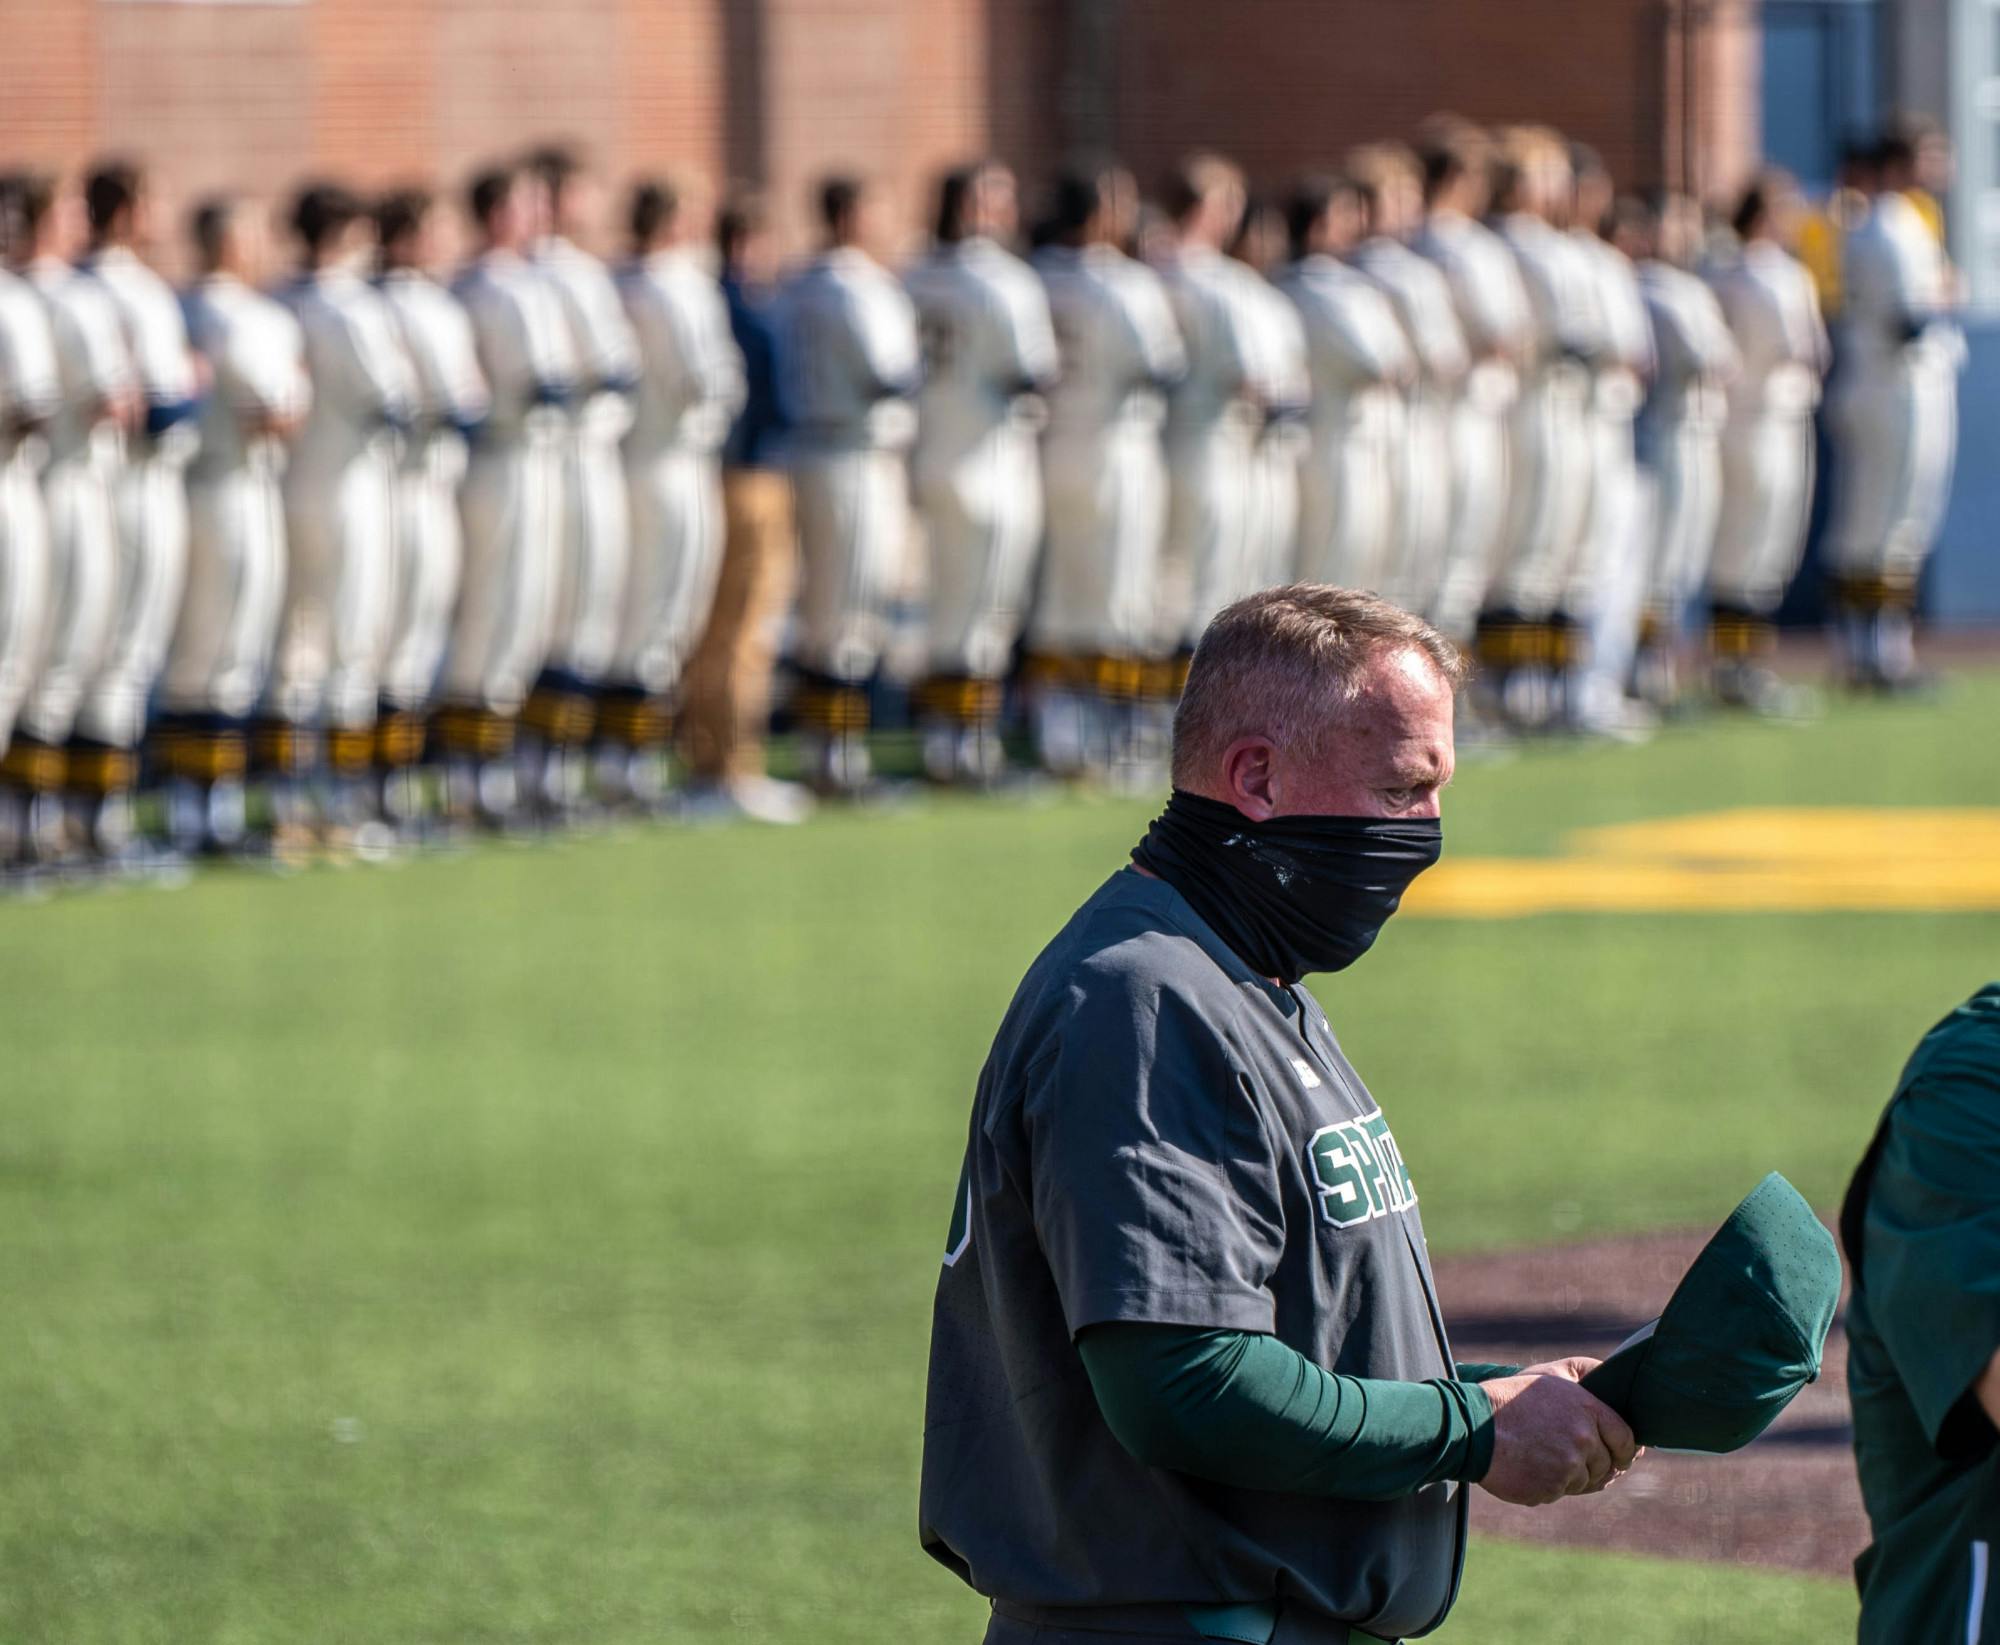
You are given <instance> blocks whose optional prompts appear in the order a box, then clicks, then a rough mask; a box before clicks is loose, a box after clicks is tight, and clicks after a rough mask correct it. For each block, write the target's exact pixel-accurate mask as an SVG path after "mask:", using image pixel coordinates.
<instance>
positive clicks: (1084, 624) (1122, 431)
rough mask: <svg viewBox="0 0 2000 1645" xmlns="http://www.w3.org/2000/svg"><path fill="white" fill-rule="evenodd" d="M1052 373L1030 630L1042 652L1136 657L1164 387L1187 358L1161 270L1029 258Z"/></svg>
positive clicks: (1155, 545)
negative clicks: (1055, 367)
mask: <svg viewBox="0 0 2000 1645" xmlns="http://www.w3.org/2000/svg"><path fill="white" fill-rule="evenodd" d="M1035 269H1036V272H1037V273H1039V274H1040V275H1041V277H1042V284H1043V286H1044V288H1045V289H1046V291H1047V293H1048V299H1049V312H1050V316H1051V319H1052V322H1053V326H1054V333H1055V341H1056V351H1057V355H1058V359H1059V371H1060V374H1059V376H1058V377H1057V379H1056V382H1055V385H1054V386H1053V387H1052V388H1051V389H1049V391H1048V394H1047V396H1046V399H1047V406H1048V420H1047V424H1046V426H1045V427H1044V428H1043V430H1042V485H1043V495H1044V498H1045V511H1046V516H1047V520H1046V528H1045V534H1044V539H1043V545H1042V570H1041V577H1040V580H1039V585H1038V587H1037V589H1036V595H1035V610H1034V616H1033V618H1032V619H1031V621H1030V623H1029V642H1030V644H1031V646H1032V648H1033V649H1034V650H1035V651H1036V652H1037V653H1040V654H1044V655H1048V656H1059V657H1092V656H1103V657H1116V658H1120V659H1123V660H1126V661H1136V660H1138V659H1139V658H1141V657H1143V656H1145V655H1146V654H1147V653H1148V652H1149V651H1150V650H1151V649H1152V646H1153V642H1154V638H1155V628H1156V624H1157V622H1158V616H1159V610H1158V599H1157V583H1158V577H1159V565H1160V543H1161V535H1162V533H1163V532H1164V531H1165V529H1166V511H1167V481H1166V463H1165V459H1164V457H1163V455H1162V452H1161V447H1160V429H1161V425H1162V424H1163V423H1164V421H1165V419H1166V406H1167V400H1166V397H1167V393H1168V390H1169V389H1170V387H1171V385H1172V384H1173V383H1174V381H1175V380H1176V379H1178V378H1179V376H1180V374H1181V372H1182V371H1183V370H1184V369H1185V367H1186V356H1185V355H1184V353H1183V352H1182V349H1181V339H1180V332H1179V330H1178V329H1177V328H1176V327H1175V325H1174V316H1173V310H1172V308H1171V307H1170V306H1169V304H1168V302H1167V294H1166V288H1165V287H1164V286H1162V285H1161V283H1160V277H1159V276H1158V275H1157V274H1155V273H1154V272H1153V271H1152V270H1151V269H1149V268H1148V267H1146V265H1145V264H1144V263H1141V262H1139V261H1137V260H1136V259H1134V258H1131V257H1127V256H1126V255H1125V254H1124V253H1123V252H1121V251H1119V250H1117V249H1116V248H1115V247H1112V246H1104V245H1094V246H1084V247H1074V246H1049V247H1046V248H1045V249H1043V250H1042V251H1041V252H1039V253H1038V254H1037V255H1036V257H1035Z"/></svg>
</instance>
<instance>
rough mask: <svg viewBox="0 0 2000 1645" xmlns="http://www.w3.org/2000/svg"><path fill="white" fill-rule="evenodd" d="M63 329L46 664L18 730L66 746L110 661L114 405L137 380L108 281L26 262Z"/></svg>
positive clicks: (55, 326) (53, 436)
mask: <svg viewBox="0 0 2000 1645" xmlns="http://www.w3.org/2000/svg"><path fill="white" fill-rule="evenodd" d="M23 274H24V277H25V278H26V279H27V281H28V283H29V284H30V285H31V286H33V287H34V289H35V291H36V293H37V294H38V295H39V296H40V297H41V299H42V304H43V307H44V308H45V309H46V311H47V314H48V318H49V324H50V327H51V330H52V331H53V333H54V338H55V350H56V367H57V372H58V376H59V378H60V383H61V401H60V404H59V405H58V406H57V409H56V413H55V415H54V416H53V417H52V418H51V419H50V420H49V424H48V427H47V430H46V432H45V436H44V437H45V438H46V440H47V442H48V448H49V465H48V468H47V469H46V470H45V471H44V472H43V475H42V496H43V500H44V502H45V503H46V504H47V508H48V522H49V598H48V611H47V616H46V619H45V622H44V628H43V644H42V646H41V669H40V673H39V675H38V676H37V678H36V680H35V683H34V686H33V688H32V690H31V691H30V692H29V694H28V699H27V701H26V702H25V703H23V704H22V705H21V716H20V720H19V723H18V726H17V730H19V731H20V732H23V733H25V734H27V735H29V736H32V737H33V738H35V740H36V741H38V742H42V743H46V744H48V745H50V746H52V747H53V746H56V745H58V744H61V743H62V742H64V741H66V740H67V739H68V737H69V734H70V732H71V730H72V729H73V728H74V727H75V724H76V715H77V710H78V708H79V707H80V706H81V705H82V702H83V694H84V691H85V689H86V688H87V687H88V686H89V684H90V682H91V680H92V679H93V678H95V676H96V674H97V671H98V669H99V668H100V667H101V666H102V664H103V661H104V652H105V647H106V646H107V645H108V644H109V643H110V639H111V625H112V619H113V618H114V617H115V615H116V614H117V598H118V518H117V513H116V511H115V505H114V487H115V486H116V484H117V479H118V469H119V465H120V464H121V463H122V461H123V450H124V442H123V440H122V439H121V437H120V435H119V432H118V427H117V424H116V423H115V422H114V421H112V420H111V416H110V407H111V405H112V404H113V403H114V402H115V401H117V400H120V399H122V398H123V397H125V396H126V395H129V394H130V393H131V392H132V391H133V388H134V384H135V379H134V376H133V371H132V361H131V358H130V356H129V355H128V354H127V353H126V352H125V339H124V334H123V333H122V332H121V331H120V329H119V325H118V315H117V312H116V311H115V310H114V309H113V308H112V306H111V299H110V297H109V296H108V295H106V293H105V291H104V288H103V287H102V286H100V285H98V283H97V282H96V281H94V280H91V279H89V278H88V277H86V276H84V275H81V274H79V273H77V272H76V270H75V269H73V268H71V267H70V266H69V264H67V263H65V262H62V261H61V260H60V259H58V258H54V257H44V258H38V259H37V260H36V261H34V262H32V263H30V264H29V265H28V266H27V268H26V269H25V270H23Z"/></svg>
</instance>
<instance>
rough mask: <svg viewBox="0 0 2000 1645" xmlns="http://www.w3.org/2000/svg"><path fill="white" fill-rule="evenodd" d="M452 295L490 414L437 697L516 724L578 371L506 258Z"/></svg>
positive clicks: (467, 502) (472, 477) (536, 656)
mask: <svg viewBox="0 0 2000 1645" xmlns="http://www.w3.org/2000/svg"><path fill="white" fill-rule="evenodd" d="M452 294H453V295H454V296H455V297H457V298H458V300H459V302H460V303H461V304H463V305H464V308H465V311H466V314H467V316H468V318H469V319H470V320H471V321H472V335H473V340H474V343H475V345H476V347H477V350H478V355H479V369H480V371H481V373H482V374H483V375H484V376H485V378H486V385H487V389H488V392H489V393H490V395H491V399H492V409H491V411H490V412H489V413H488V415H487V418H486V421H485V423H484V424H483V425H481V427H480V430H479V437H478V438H477V439H476V440H475V441H474V442H473V444H472V449H471V451H470V453H469V455H468V458H467V462H466V470H465V486H464V490H463V492H462V495H461V517H462V519H463V522H464V529H465V563H464V569H463V575H462V576H461V578H460V588H459V600H458V609H457V612H456V613H455V615H454V617H453V620H452V629H451V641H450V644H449V645H448V646H447V647H446V650H445V666H444V685H443V690H442V692H441V695H442V696H443V697H444V698H446V699H447V700H448V701H450V702H453V703H455V704H460V705H463V706H466V707H474V708H482V709H487V710H490V711H492V712H494V713H498V714H501V715H513V714H516V713H518V712H519V711H520V708H521V704H522V703H523V702H524V701H525V700H526V699H527V695H528V689H529V687H530V686H532V685H533V684H534V682H535V677H536V675H537V674H539V673H540V672H541V668H542V664H543V662H544V661H545V660H546V658H547V656H548V637H549V612H550V610H551V607H552V603H553V600H554V597H555V581H556V573H557V567H558V563H559V560H560V552H561V540H562V539H561V533H562V529H563V523H562V518H561V515H560V512H559V511H560V508H561V505H562V463H563V452H564V441H565V438H566V433H567V428H568V420H567V418H566V416H565V414H564V411H563V405H564V402H565V401H566V400H567V399H568V397H569V395H570V393H571V390H572V387H573V386H574V384H575V383H576V382H577V380H578V377H579V371H580V368H579V363H578V361H577V359H576V357H575V354H574V352H573V350H572V347H571V343H570V332H569V325H568V322H567V319H566V318H565V316H564V314H563V309H562V301H561V299H560V298H559V297H557V295H556V292H555V288H554V287H553V286H552V285H551V284H550V282H549V281H547V280H546V279H544V278H543V277H542V276H541V275H540V274H538V273H536V271H535V270H534V268H533V267H532V266H531V265H530V264H529V263H528V262H527V261H526V260H524V259H523V258H521V257H519V256H516V255H515V254H514V253H513V252H509V251H490V252H488V253H486V254H485V255H484V256H482V257H481V258H479V259H478V260H477V261H476V262H474V263H472V264H471V265H470V266H468V267H467V268H466V269H465V270H464V271H463V272H462V273H461V274H460V275H459V277H458V279H457V280H456V281H454V282H453V285H452Z"/></svg>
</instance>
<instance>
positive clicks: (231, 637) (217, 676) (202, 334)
mask: <svg viewBox="0 0 2000 1645" xmlns="http://www.w3.org/2000/svg"><path fill="white" fill-rule="evenodd" d="M183 307H184V309H185V312H186V314H187V324H188V340H189V342H191V343H192V344H193V345H194V347H195V349H196V351H197V352H198V353H200V354H201V355H202V357H203V358H204V359H206V360H207V362H208V366H209V372H210V377H209V387H208V392H207V394H206V396H205V397H204V399H203V402H202V411H201V450H200V451H199V452H198V453H197V454H196V456H195V459H194V461H193V462H192V463H190V464H189V465H188V469H187V498H188V563H187V583H186V588H185V591H184V593H183V595H182V598H181V609H180V617H179V620H178V622H177V623H176V624H175V627H174V635H173V640H172V643H171V644H170V645H169V647H168V649H167V665H166V672H165V674H164V675H163V677H162V679H161V682H160V706H161V708H162V709H163V710H164V711H166V712H168V713H172V714H215V715H220V716H222V717H224V718H226V719H230V720H241V719H243V718H246V717H247V716H248V715H249V713H250V711H251V709H252V708H254V707H255V706H256V703H257V699H258V697H259V695H260V694H261V692H262V691H263V689H264V684H265V679H266V675H267V674H268V672H269V669H270V666H271V660H272V655H273V649H274V647H275V646H276V644H277V639H278V624H279V618H280V615H281V613H282V612H283V610H284V604H285V582H286V574H287V566H286V549H285V541H286V538H285V504H284V496H283V491H282V488H281V480H282V476H283V474H284V470H285V456H286V453H285V445H284V441H283V439H282V438H281V437H279V436H278V435H277V434H275V433H274V432H272V431H271V430H270V429H268V428H267V427H265V426H264V425H265V424H266V423H267V422H268V421H269V420H271V419H286V420H294V419H296V418H297V417H298V416H299V415H300V414H301V413H302V412H304V410H305V409H306V407H307V405H308V404H309V403H310V401H311V398H312V385H311V383H310V381H309V380H308V378H307V376H306V365H305V338H304V335H303V334H302V332H301V331H300V328H299V322H298V321H297V320H296V319H295V318H294V317H293V316H292V314H291V312H290V311H289V310H287V309H286V308H285V307H284V306H283V305H282V304H280V303H277V302H274V301H272V300H271V299H270V298H269V297H266V296H264V295H263V294H262V293H260V292H256V291H252V290H251V289H250V288H249V287H248V286H246V285H244V284H243V282H242V281H240V280H236V279H233V278H231V277H229V276H227V275H214V276H211V277H210V278H208V279H206V280H203V281H202V282H201V283H200V284H199V285H197V286H195V287H194V288H193V289H192V290H191V291H189V292H188V294H187V298H186V301H185V303H184V305H183Z"/></svg>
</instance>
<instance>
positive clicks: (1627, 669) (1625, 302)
mask: <svg viewBox="0 0 2000 1645" xmlns="http://www.w3.org/2000/svg"><path fill="white" fill-rule="evenodd" d="M1570 241H1571V244H1573V245H1574V246H1575V247H1576V248H1577V254H1578V261H1579V263H1580V264H1581V265H1582V266H1584V267H1586V268H1588V269H1589V270H1590V275H1591V279H1592V281H1593V282H1594V284H1595V287H1596V291H1597V310H1598V313H1599V314H1600V315H1601V316H1602V317H1603V322H1604V348H1603V350H1602V352H1601V353H1600V354H1599V355H1598V357H1597V359H1596V361H1595V362H1594V364H1595V368H1596V369H1595V371H1594V372H1593V373H1592V376H1593V381H1592V384H1591V396H1590V447H1591V478H1590V514H1589V517H1588V519H1587V520H1586V522H1585V525H1584V532H1583V538H1582V540H1581V542H1580V543H1579V544H1578V548H1577V556H1576V559H1575V561H1574V562H1573V563H1572V564H1571V566H1570V570H1569V577H1568V582H1567V586H1566V588H1565V590H1564V593H1563V601H1562V605H1563V610H1564V611H1565V612H1567V613H1568V614H1569V615H1570V616H1572V617H1574V618H1578V619H1580V620H1582V621H1584V622H1587V623H1588V624H1589V633H1590V651H1589V658H1588V661H1587V663H1586V664H1585V665H1584V666H1585V669H1586V675H1585V676H1584V678H1585V680H1586V684H1585V691H1586V695H1585V696H1583V697H1582V698H1580V699H1574V700H1572V702H1571V704H1570V711H1571V713H1572V715H1575V716H1577V717H1580V718H1583V719H1586V720H1590V719H1596V718H1598V717H1599V716H1605V717H1609V716H1612V715H1615V714H1616V712H1617V709H1618V704H1619V702H1620V700H1621V699H1622V698H1623V696H1624V694H1625V683H1626V680H1627V679H1628V677H1629V676H1630V674H1631V671H1632V661H1633V658H1634V656H1635V655H1636V654H1637V651H1638V646H1639V626H1640V621H1641V619H1642V617H1643V616H1644V613H1645V601H1646V582H1647V578H1648V577H1649V576H1650V574H1651V572H1652V569H1653V566H1652V553H1651V545H1650V537H1649V530H1648V527H1647V525H1646V521H1645V515H1644V513H1643V502H1644V497H1643V494H1642V492H1641V490H1640V485H1639V465H1638V453H1637V447H1636V443H1635V435H1634V430H1633V425H1634V422H1635V420H1636V419H1637V417H1638V415H1639V408H1640V407H1641V406H1642V405H1644V404H1645V400H1646V384H1647V382H1648V381H1649V380H1650V379H1651V377H1652V375H1653V328H1652V324H1651V322H1650V321H1649V320H1648V319H1647V316H1646V303H1645V298H1644V297H1643V296H1642V295H1641V294H1640V291H1639V276H1638V272H1637V270H1635V269H1634V268H1633V267H1632V261H1631V259H1630V258H1628V257H1627V256H1626V255H1625V254H1624V253H1623V252H1622V251H1620V250H1618V248H1617V247H1616V246H1614V245H1612V244H1611V243H1610V242H1609V241H1607V240H1604V239H1602V238H1600V237H1599V236H1598V235H1596V234H1593V233H1591V232H1590V231H1589V230H1587V229H1575V230H1573V231H1572V232H1571V234H1570Z"/></svg>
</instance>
